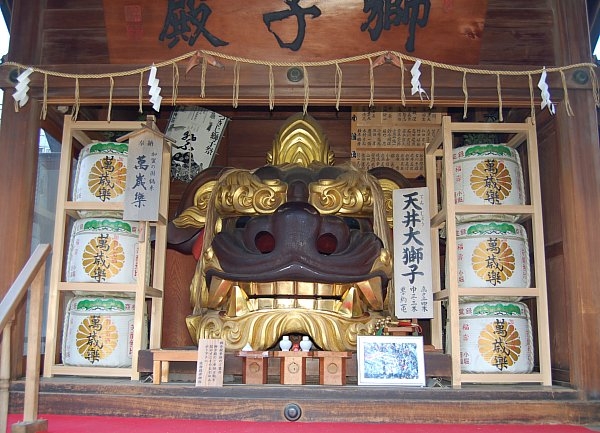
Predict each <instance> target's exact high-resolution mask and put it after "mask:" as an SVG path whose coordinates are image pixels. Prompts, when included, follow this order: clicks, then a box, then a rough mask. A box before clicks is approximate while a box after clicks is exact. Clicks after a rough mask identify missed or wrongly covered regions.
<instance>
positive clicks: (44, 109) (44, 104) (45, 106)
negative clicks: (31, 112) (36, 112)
mask: <svg viewBox="0 0 600 433" xmlns="http://www.w3.org/2000/svg"><path fill="white" fill-rule="evenodd" d="M47 114H48V74H44V101H43V102H42V112H41V113H40V119H42V120H46V115H47Z"/></svg>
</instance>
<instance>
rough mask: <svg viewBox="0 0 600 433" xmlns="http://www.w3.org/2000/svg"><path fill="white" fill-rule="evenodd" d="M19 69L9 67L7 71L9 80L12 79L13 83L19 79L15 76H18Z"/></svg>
mask: <svg viewBox="0 0 600 433" xmlns="http://www.w3.org/2000/svg"><path fill="white" fill-rule="evenodd" d="M19 75H20V74H19V70H18V69H11V70H10V72H9V73H8V79H9V80H10V81H12V82H13V83H17V82H18V81H19V80H17V78H18V77H19Z"/></svg>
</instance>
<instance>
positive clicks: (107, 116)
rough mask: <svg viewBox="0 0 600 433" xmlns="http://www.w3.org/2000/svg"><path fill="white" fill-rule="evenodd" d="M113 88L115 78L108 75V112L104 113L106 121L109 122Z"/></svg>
mask: <svg viewBox="0 0 600 433" xmlns="http://www.w3.org/2000/svg"><path fill="white" fill-rule="evenodd" d="M114 88H115V79H114V78H113V77H110V90H109V92H108V113H107V115H106V121H107V122H110V112H111V111H112V99H113V89H114Z"/></svg>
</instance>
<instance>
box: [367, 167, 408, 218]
mask: <svg viewBox="0 0 600 433" xmlns="http://www.w3.org/2000/svg"><path fill="white" fill-rule="evenodd" d="M369 174H370V175H372V176H374V177H375V178H377V181H378V182H379V186H381V189H382V191H383V199H384V209H385V218H386V220H387V223H388V225H389V226H390V227H393V219H394V215H393V211H394V204H393V199H392V191H394V190H395V189H400V188H410V187H412V186H413V185H412V184H411V183H410V181H409V180H408V179H407V178H405V177H404V176H403V175H402V173H400V172H399V171H396V170H394V169H393V168H390V167H374V168H372V169H370V170H369Z"/></svg>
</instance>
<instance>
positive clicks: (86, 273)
mask: <svg viewBox="0 0 600 433" xmlns="http://www.w3.org/2000/svg"><path fill="white" fill-rule="evenodd" d="M138 236H139V227H138V223H137V222H133V221H123V220H121V219H116V218H82V219H79V220H76V221H75V222H74V224H73V227H72V229H71V237H70V239H69V249H68V255H67V268H66V280H67V282H78V283H120V284H133V283H135V282H136V277H137V260H138V252H139V251H138V249H139V248H138V246H139V244H138Z"/></svg>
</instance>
